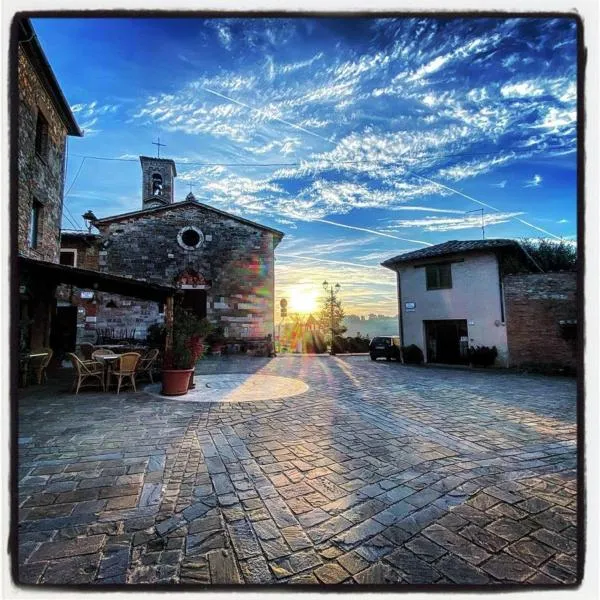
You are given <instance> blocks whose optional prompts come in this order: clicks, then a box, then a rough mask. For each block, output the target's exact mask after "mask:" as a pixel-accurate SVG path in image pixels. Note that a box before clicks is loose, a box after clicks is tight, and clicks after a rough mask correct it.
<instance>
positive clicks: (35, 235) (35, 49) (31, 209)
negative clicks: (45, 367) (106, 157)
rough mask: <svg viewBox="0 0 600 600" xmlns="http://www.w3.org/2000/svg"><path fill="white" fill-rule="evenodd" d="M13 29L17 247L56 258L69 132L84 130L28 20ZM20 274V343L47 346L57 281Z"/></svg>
mask: <svg viewBox="0 0 600 600" xmlns="http://www.w3.org/2000/svg"><path fill="white" fill-rule="evenodd" d="M15 30H16V31H15ZM13 33H15V34H16V35H15V38H16V53H15V54H16V63H17V64H16V82H17V86H16V91H17V94H16V98H17V107H16V111H17V114H16V134H17V135H16V138H17V143H16V173H15V174H16V177H15V178H14V179H13V182H14V183H13V185H16V200H17V202H16V204H17V207H16V231H15V230H13V231H14V233H15V234H16V235H15V237H16V242H17V252H18V254H19V256H22V257H27V258H29V259H32V260H37V261H44V262H50V263H58V261H59V247H60V226H61V219H62V210H63V188H64V176H65V153H66V146H67V136H81V135H82V133H81V131H80V129H79V127H78V126H77V123H76V122H75V118H74V117H73V114H72V112H71V109H70V108H69V104H68V103H67V101H66V100H65V97H64V96H63V93H62V91H61V89H60V87H59V85H58V82H57V81H56V78H55V76H54V74H53V72H52V69H51V68H50V65H49V64H48V61H47V60H46V57H45V56H44V53H43V51H42V49H41V47H40V45H39V43H38V40H37V38H36V36H35V32H34V31H33V29H32V27H31V24H30V22H29V20H28V19H23V20H21V21H19V22H17V23H16V25H15V28H14V29H13ZM13 41H14V39H13ZM13 74H14V71H13ZM13 81H14V80H13ZM13 239H14V238H13ZM19 276H20V281H19V323H20V327H19V337H20V339H19V342H20V345H21V346H23V347H36V346H46V345H48V341H49V334H50V321H51V317H52V309H53V305H54V288H55V286H53V285H52V284H51V283H50V282H48V281H46V280H40V279H39V278H37V277H32V276H30V275H29V274H28V273H26V272H23V270H21V272H20V273H19ZM33 324H35V326H32V325H33Z"/></svg>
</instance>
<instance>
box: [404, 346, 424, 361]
mask: <svg viewBox="0 0 600 600" xmlns="http://www.w3.org/2000/svg"><path fill="white" fill-rule="evenodd" d="M402 357H403V358H404V362H405V363H407V364H410V365H420V364H422V363H423V361H424V360H425V357H424V356H423V350H421V348H419V346H417V345H415V344H411V345H410V346H402Z"/></svg>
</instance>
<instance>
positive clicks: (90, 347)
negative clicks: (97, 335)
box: [79, 342, 94, 360]
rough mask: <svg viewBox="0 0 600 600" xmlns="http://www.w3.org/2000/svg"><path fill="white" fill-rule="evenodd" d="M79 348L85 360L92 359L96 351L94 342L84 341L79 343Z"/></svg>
mask: <svg viewBox="0 0 600 600" xmlns="http://www.w3.org/2000/svg"><path fill="white" fill-rule="evenodd" d="M79 350H80V352H81V355H82V356H83V358H84V360H90V359H91V358H92V352H93V351H94V344H90V343H89V342H83V343H82V344H80V345H79Z"/></svg>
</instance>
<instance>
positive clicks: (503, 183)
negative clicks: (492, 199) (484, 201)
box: [490, 179, 506, 188]
mask: <svg viewBox="0 0 600 600" xmlns="http://www.w3.org/2000/svg"><path fill="white" fill-rule="evenodd" d="M490 185H491V186H492V187H498V188H505V187H506V179H503V180H502V181H499V182H498V183H490Z"/></svg>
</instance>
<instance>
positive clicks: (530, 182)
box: [525, 175, 542, 187]
mask: <svg viewBox="0 0 600 600" xmlns="http://www.w3.org/2000/svg"><path fill="white" fill-rule="evenodd" d="M540 183H542V177H541V175H534V176H533V178H532V179H529V180H528V181H526V182H525V187H538V186H539V185H540Z"/></svg>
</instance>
